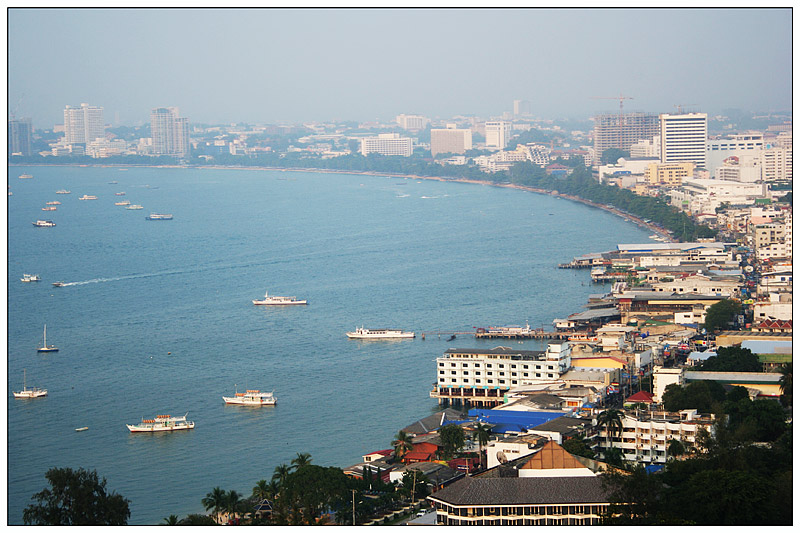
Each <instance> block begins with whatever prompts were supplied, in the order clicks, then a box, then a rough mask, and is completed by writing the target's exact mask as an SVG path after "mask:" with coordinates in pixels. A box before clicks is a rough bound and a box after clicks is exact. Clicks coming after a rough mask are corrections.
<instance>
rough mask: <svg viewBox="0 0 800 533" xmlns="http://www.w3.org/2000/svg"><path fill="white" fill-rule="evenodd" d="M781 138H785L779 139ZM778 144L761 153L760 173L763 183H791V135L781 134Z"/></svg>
mask: <svg viewBox="0 0 800 533" xmlns="http://www.w3.org/2000/svg"><path fill="white" fill-rule="evenodd" d="M781 136H786V137H784V138H783V139H781V138H780V137H781ZM778 137H779V143H776V145H770V146H769V147H767V148H766V149H765V150H763V151H762V152H761V173H762V179H763V180H764V181H791V179H792V134H791V132H789V133H788V134H785V133H781V134H780V135H779V136H778Z"/></svg>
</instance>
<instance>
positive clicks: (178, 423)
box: [125, 413, 194, 433]
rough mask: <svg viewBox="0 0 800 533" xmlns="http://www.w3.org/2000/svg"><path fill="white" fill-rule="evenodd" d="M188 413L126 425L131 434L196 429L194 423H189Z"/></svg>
mask: <svg viewBox="0 0 800 533" xmlns="http://www.w3.org/2000/svg"><path fill="white" fill-rule="evenodd" d="M188 414H189V413H186V414H185V415H183V416H172V415H158V416H156V417H155V418H153V419H149V420H148V419H145V418H142V421H141V422H140V423H138V424H125V425H126V426H127V427H128V430H129V431H130V432H131V433H155V432H158V431H179V430H181V429H194V422H187V421H186V416H187V415H188Z"/></svg>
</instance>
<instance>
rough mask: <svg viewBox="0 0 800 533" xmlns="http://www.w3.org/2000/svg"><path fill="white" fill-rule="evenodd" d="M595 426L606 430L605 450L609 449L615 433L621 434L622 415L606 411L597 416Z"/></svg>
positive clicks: (614, 410) (617, 412) (613, 410)
mask: <svg viewBox="0 0 800 533" xmlns="http://www.w3.org/2000/svg"><path fill="white" fill-rule="evenodd" d="M597 425H598V426H600V427H601V428H604V429H605V430H606V448H607V449H608V448H611V439H612V437H613V436H614V434H615V433H620V434H621V433H622V415H621V414H620V412H619V411H618V410H616V409H606V410H605V411H603V412H602V413H600V414H599V415H597Z"/></svg>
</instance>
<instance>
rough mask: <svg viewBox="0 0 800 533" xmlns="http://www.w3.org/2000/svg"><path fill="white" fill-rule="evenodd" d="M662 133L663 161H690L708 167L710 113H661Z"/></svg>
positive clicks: (696, 165)
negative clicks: (707, 145) (707, 149)
mask: <svg viewBox="0 0 800 533" xmlns="http://www.w3.org/2000/svg"><path fill="white" fill-rule="evenodd" d="M659 121H660V126H661V127H660V135H661V162H662V163H680V162H685V161H690V162H692V163H694V164H695V167H696V168H703V169H704V168H706V143H707V140H708V123H707V122H708V115H707V114H706V113H684V114H679V115H672V114H668V113H663V114H661V115H659Z"/></svg>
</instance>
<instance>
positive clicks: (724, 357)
mask: <svg viewBox="0 0 800 533" xmlns="http://www.w3.org/2000/svg"><path fill="white" fill-rule="evenodd" d="M698 370H701V371H706V372H763V366H762V365H761V362H760V361H759V360H758V356H757V355H755V354H754V353H753V352H751V351H750V350H749V349H748V348H742V347H741V346H723V347H721V348H717V355H716V356H715V357H709V358H708V359H706V360H705V361H704V362H703V364H702V365H700V366H699V367H698Z"/></svg>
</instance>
